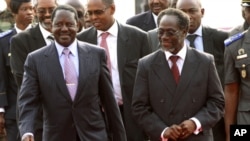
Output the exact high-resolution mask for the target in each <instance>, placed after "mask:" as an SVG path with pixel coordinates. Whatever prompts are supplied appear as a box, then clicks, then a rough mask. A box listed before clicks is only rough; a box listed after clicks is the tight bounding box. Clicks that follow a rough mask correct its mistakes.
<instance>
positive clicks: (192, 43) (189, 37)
mask: <svg viewBox="0 0 250 141" xmlns="http://www.w3.org/2000/svg"><path fill="white" fill-rule="evenodd" d="M196 37H197V35H196V34H190V35H188V36H187V39H188V41H189V46H190V47H193V48H195V45H194V40H195V38H196Z"/></svg>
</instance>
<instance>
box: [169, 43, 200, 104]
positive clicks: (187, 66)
mask: <svg viewBox="0 0 250 141" xmlns="http://www.w3.org/2000/svg"><path fill="white" fill-rule="evenodd" d="M199 62H200V61H199V59H198V58H197V57H196V55H195V54H194V49H193V48H190V47H188V49H187V55H186V59H185V62H184V64H183V68H182V73H181V78H180V81H179V84H178V86H177V89H176V93H175V95H174V100H173V103H174V106H173V107H175V105H177V104H179V101H180V97H181V96H183V94H186V91H187V89H188V88H189V85H190V83H191V80H192V79H193V78H195V74H196V72H197V71H198V66H199Z"/></svg>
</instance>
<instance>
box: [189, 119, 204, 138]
mask: <svg viewBox="0 0 250 141" xmlns="http://www.w3.org/2000/svg"><path fill="white" fill-rule="evenodd" d="M190 120H192V121H194V123H195V125H196V129H195V131H194V134H195V135H198V134H199V133H200V132H201V131H202V128H201V123H200V121H199V120H198V119H197V118H195V117H192V118H190Z"/></svg>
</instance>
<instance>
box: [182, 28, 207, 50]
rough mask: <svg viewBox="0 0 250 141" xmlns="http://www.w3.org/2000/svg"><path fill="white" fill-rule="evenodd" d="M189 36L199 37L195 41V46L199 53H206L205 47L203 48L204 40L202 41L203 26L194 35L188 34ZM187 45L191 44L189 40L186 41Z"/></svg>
mask: <svg viewBox="0 0 250 141" xmlns="http://www.w3.org/2000/svg"><path fill="white" fill-rule="evenodd" d="M188 35H197V37H196V38H195V40H194V45H195V48H196V49H197V50H199V51H202V52H204V47H203V40H202V25H200V26H199V28H198V29H197V30H196V31H195V32H194V33H193V34H189V33H188V34H187V36H188ZM185 42H186V44H188V45H189V44H190V43H189V41H188V39H185Z"/></svg>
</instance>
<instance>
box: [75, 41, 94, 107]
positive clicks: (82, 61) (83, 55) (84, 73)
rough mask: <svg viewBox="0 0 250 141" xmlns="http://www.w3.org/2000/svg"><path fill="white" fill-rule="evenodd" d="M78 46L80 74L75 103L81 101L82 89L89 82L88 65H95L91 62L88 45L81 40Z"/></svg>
mask: <svg viewBox="0 0 250 141" xmlns="http://www.w3.org/2000/svg"><path fill="white" fill-rule="evenodd" d="M77 48H78V58H79V76H78V87H77V92H76V96H75V100H74V103H77V101H81V98H82V93H81V92H82V91H83V90H82V89H83V88H84V85H85V84H86V82H87V77H88V74H89V71H88V68H89V67H86V66H90V65H93V64H91V63H90V60H91V56H90V54H88V47H87V46H86V44H83V43H81V42H77Z"/></svg>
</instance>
